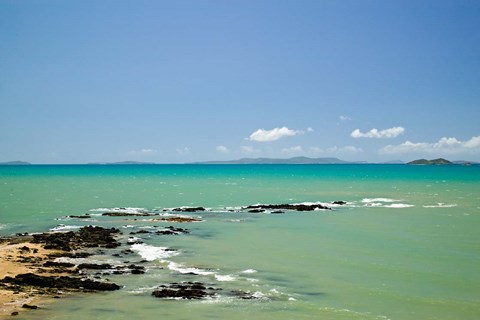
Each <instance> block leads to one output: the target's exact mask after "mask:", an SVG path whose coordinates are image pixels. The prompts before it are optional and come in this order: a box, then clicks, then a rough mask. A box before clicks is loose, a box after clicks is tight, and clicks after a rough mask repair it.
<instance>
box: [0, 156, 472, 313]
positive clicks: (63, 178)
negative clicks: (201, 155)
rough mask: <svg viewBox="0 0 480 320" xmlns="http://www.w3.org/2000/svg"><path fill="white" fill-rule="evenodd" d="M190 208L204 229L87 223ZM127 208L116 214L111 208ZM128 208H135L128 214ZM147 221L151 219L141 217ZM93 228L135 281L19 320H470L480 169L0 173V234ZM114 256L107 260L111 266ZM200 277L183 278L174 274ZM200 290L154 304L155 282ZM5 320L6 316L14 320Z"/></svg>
mask: <svg viewBox="0 0 480 320" xmlns="http://www.w3.org/2000/svg"><path fill="white" fill-rule="evenodd" d="M335 200H344V201H347V202H348V205H346V206H341V207H334V208H333V210H331V211H314V212H286V213H285V214H280V215H277V214H268V213H260V214H259V213H248V212H229V211H228V210H227V209H226V208H229V209H232V210H234V211H235V210H237V209H239V207H241V206H246V205H250V204H256V203H275V204H278V203H301V202H317V201H319V202H325V203H327V202H331V201H335ZM180 206H204V207H206V208H208V211H207V212H201V213H193V214H188V215H190V216H195V217H201V218H202V219H203V220H204V221H203V222H200V223H193V224H172V223H160V222H152V221H139V220H137V221H132V220H126V219H114V218H108V217H101V216H94V217H93V218H92V219H90V221H80V220H77V219H66V218H64V217H65V216H67V215H77V214H84V213H91V214H99V213H101V212H102V210H111V209H112V208H143V209H142V210H147V211H155V210H160V211H159V212H163V211H161V210H162V209H163V208H173V207H180ZM125 210H127V209H125ZM129 210H139V209H129ZM155 212H156V211H155ZM59 224H63V225H66V226H67V227H75V226H81V225H84V224H95V225H102V226H110V225H111V226H115V227H118V228H120V229H122V231H123V232H124V233H125V234H126V235H128V232H129V231H130V230H137V229H138V228H149V227H153V225H155V226H156V227H160V226H162V225H164V226H167V225H174V226H176V227H182V228H188V229H190V230H191V233H190V234H188V235H178V236H160V237H153V236H144V237H143V241H144V242H145V245H144V247H139V248H138V250H137V251H136V252H137V253H136V255H135V256H134V257H130V258H131V259H132V261H139V260H141V259H142V257H141V254H146V252H147V251H148V250H145V249H149V248H150V249H152V248H159V247H168V248H175V249H178V251H177V255H175V256H169V257H159V256H158V257H154V256H152V255H150V257H151V258H152V261H150V262H149V264H148V272H147V273H145V274H144V275H141V276H114V275H112V276H111V277H110V279H111V280H112V281H114V282H116V283H118V284H121V285H123V286H124V288H123V289H122V290H120V291H117V292H112V293H105V294H103V293H101V294H95V295H85V296H80V297H69V298H64V299H61V300H60V302H58V303H54V304H51V305H48V306H45V308H43V309H42V310H37V311H35V312H28V313H22V315H21V316H20V317H21V318H22V319H67V318H70V317H71V316H72V313H73V312H74V314H75V319H132V318H140V317H142V318H144V319H157V318H164V317H168V318H169V319H192V318H195V319H225V318H230V319H399V320H403V319H478V318H480V303H479V301H480V274H479V272H478V268H479V266H480V232H479V226H480V166H407V165H133V166H132V165H130V166H129V165H126V166H122V165H118V166H101V165H98V166H97V165H90V166H88V165H61V166H57V165H52V166H47V165H45V166H0V234H1V235H8V234H12V233H16V232H34V231H44V230H48V229H50V228H53V227H55V226H57V225H59ZM121 262H122V261H120V262H119V263H121ZM192 268H194V270H197V271H199V272H200V273H203V274H201V275H197V276H193V275H188V274H184V273H182V272H185V270H190V269H192ZM175 281H177V282H178V281H202V282H205V283H209V284H211V285H212V286H215V287H218V288H222V289H223V291H224V292H227V291H230V290H242V291H247V292H250V293H252V294H254V295H255V296H256V297H257V299H255V300H241V299H237V298H232V297H230V296H228V295H227V294H222V292H221V291H219V292H220V293H219V294H218V296H217V297H216V298H213V299H210V300H207V301H176V300H160V299H156V298H153V297H151V296H150V294H151V292H152V291H153V290H154V288H155V287H156V286H159V285H161V284H165V283H170V282H175ZM20 317H19V318H20Z"/></svg>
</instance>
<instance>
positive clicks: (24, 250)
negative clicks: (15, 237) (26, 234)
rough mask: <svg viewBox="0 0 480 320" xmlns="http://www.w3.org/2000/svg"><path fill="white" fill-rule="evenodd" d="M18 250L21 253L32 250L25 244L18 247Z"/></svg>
mask: <svg viewBox="0 0 480 320" xmlns="http://www.w3.org/2000/svg"><path fill="white" fill-rule="evenodd" d="M18 250H19V251H20V252H21V253H29V252H30V248H29V247H27V246H23V247H21V248H18Z"/></svg>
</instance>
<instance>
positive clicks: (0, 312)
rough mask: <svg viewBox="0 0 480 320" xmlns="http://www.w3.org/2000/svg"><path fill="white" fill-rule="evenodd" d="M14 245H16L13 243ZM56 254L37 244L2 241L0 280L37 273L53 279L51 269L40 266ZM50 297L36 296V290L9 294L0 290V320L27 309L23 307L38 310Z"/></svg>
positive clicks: (10, 291) (55, 251)
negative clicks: (36, 308) (46, 273)
mask: <svg viewBox="0 0 480 320" xmlns="http://www.w3.org/2000/svg"><path fill="white" fill-rule="evenodd" d="M15 242H17V243H15ZM55 253H58V251H57V250H47V249H44V248H43V246H42V245H40V244H33V243H30V242H28V241H23V242H18V239H17V240H15V239H12V240H2V242H1V243H0V279H4V278H5V277H12V278H14V277H15V276H17V275H19V274H25V273H34V274H37V273H38V272H39V271H40V272H42V273H44V272H48V273H49V274H50V275H52V276H58V275H60V274H58V273H56V272H55V271H54V270H53V269H52V268H48V267H42V264H43V263H44V261H46V260H48V256H49V255H51V254H55ZM52 297H53V296H48V295H38V291H37V290H35V289H33V288H32V289H31V291H29V292H28V291H23V292H20V291H12V290H8V289H5V288H0V318H4V317H6V316H10V315H14V314H16V313H20V312H25V311H27V310H28V308H22V306H24V305H28V306H31V307H32V308H35V307H33V306H37V307H41V306H43V305H44V304H45V303H47V301H48V300H50V299H51V298H52Z"/></svg>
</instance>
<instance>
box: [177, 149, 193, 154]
mask: <svg viewBox="0 0 480 320" xmlns="http://www.w3.org/2000/svg"><path fill="white" fill-rule="evenodd" d="M176 151H177V154H179V155H186V154H189V153H190V149H189V148H188V147H185V148H181V149H176Z"/></svg>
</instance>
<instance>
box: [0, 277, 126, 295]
mask: <svg viewBox="0 0 480 320" xmlns="http://www.w3.org/2000/svg"><path fill="white" fill-rule="evenodd" d="M0 283H2V284H10V285H16V286H18V287H23V288H24V287H40V288H50V289H52V288H54V289H62V290H69V291H113V290H118V289H120V286H118V285H117V284H115V283H111V282H100V281H94V280H90V279H81V278H77V277H69V276H60V277H51V276H39V275H36V274H33V273H24V274H19V275H17V276H16V277H15V278H12V277H5V278H3V279H2V280H0Z"/></svg>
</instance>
